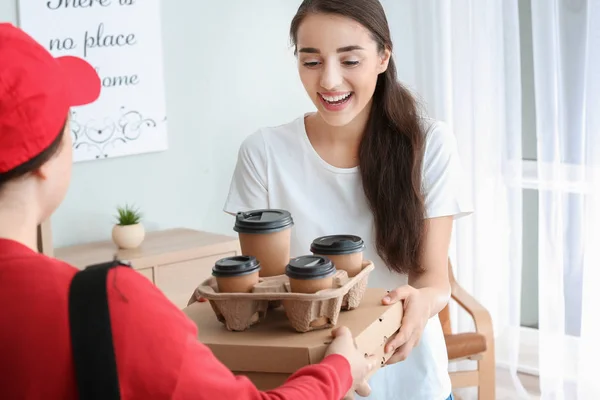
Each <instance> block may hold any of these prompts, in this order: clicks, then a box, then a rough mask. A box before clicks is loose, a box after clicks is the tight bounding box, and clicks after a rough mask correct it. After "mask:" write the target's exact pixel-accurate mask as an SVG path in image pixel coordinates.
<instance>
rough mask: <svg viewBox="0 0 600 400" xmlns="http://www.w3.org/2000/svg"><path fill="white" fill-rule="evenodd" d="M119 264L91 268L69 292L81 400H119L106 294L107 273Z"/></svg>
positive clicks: (117, 377)
mask: <svg viewBox="0 0 600 400" xmlns="http://www.w3.org/2000/svg"><path fill="white" fill-rule="evenodd" d="M121 265H124V264H123V263H121V262H119V261H116V260H115V261H112V262H108V263H103V264H96V265H91V266H89V267H87V268H85V269H83V270H81V271H78V272H77V273H76V274H75V277H74V278H73V280H72V281H71V286H70V289H69V323H70V330H71V345H72V349H73V361H74V366H75V379H76V382H77V388H78V391H79V399H81V400H95V399H98V400H100V399H102V400H119V399H120V398H121V396H120V390H119V376H118V373H117V363H116V361H115V350H114V347H113V340H112V329H111V324H110V311H109V309H108V296H107V291H106V278H107V276H108V272H109V271H110V270H111V269H112V268H115V267H118V266H121Z"/></svg>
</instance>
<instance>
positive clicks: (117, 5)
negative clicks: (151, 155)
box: [19, 0, 168, 162]
mask: <svg viewBox="0 0 600 400" xmlns="http://www.w3.org/2000/svg"><path fill="white" fill-rule="evenodd" d="M19 19H20V27H21V29H23V30H24V31H25V32H27V33H28V34H29V35H31V36H32V37H33V38H34V39H36V40H37V41H38V42H39V43H40V44H42V45H43V46H44V47H45V48H46V49H48V50H49V51H50V52H51V53H52V54H53V55H54V56H61V55H74V56H78V57H81V58H84V59H85V60H87V61H88V62H89V63H90V64H91V65H93V66H94V68H96V71H97V72H98V74H99V76H100V79H101V81H102V92H101V95H100V98H99V99H98V100H97V101H96V102H95V103H93V104H90V105H86V106H82V107H74V108H73V110H72V118H71V129H72V137H73V150H74V161H75V162H78V161H86V160H96V159H103V158H108V157H119V156H127V155H133V154H140V153H148V152H156V151H163V150H166V149H167V147H168V142H167V117H166V106H165V99H164V97H165V95H164V76H163V55H162V36H161V23H160V1H159V0H19Z"/></svg>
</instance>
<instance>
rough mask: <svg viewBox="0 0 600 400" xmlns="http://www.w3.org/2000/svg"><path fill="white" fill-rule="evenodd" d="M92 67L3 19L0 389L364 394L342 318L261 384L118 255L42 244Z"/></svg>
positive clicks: (98, 393)
mask: <svg viewBox="0 0 600 400" xmlns="http://www.w3.org/2000/svg"><path fill="white" fill-rule="evenodd" d="M100 89H101V87H100V80H99V78H98V76H97V74H96V72H95V70H94V69H93V68H92V67H91V66H90V65H89V64H88V63H87V62H85V61H84V60H82V59H79V58H76V57H70V56H65V57H58V58H54V57H52V55H51V54H50V53H49V52H47V51H46V50H45V49H44V48H43V47H42V46H41V45H39V44H38V43H37V42H35V41H34V40H33V39H32V38H31V37H30V36H28V35H27V34H25V33H24V32H23V31H22V30H20V29H18V28H16V27H14V26H13V25H11V24H6V23H3V24H0V398H1V399H7V400H16V399H27V400H29V399H31V400H33V399H64V400H69V399H102V400H112V399H140V400H151V399H182V400H184V399H185V400H187V399H190V400H191V399H195V400H196V399H197V400H216V399H240V400H244V399H248V400H249V399H279V400H282V399H289V400H291V399H312V400H320V399H323V400H325V399H327V400H338V399H340V398H342V397H344V396H345V395H346V393H352V392H353V391H354V390H356V391H358V392H359V393H360V394H363V395H366V394H368V391H369V388H368V386H366V384H365V383H364V378H365V376H366V374H367V373H368V372H369V369H370V368H371V366H370V361H368V360H366V359H365V357H364V355H362V354H359V352H358V350H357V349H356V348H355V347H354V344H353V340H352V336H351V334H350V333H349V331H348V330H347V329H345V328H341V329H338V330H335V331H334V332H333V334H334V336H335V339H334V341H333V343H332V344H331V346H330V348H329V351H328V355H327V356H326V357H325V359H324V360H323V361H322V362H321V363H320V364H317V365H311V366H308V367H305V368H303V369H301V370H299V371H297V372H296V373H295V374H294V375H293V376H291V377H290V378H289V380H288V381H287V382H286V383H285V384H284V385H282V386H281V387H279V388H277V389H275V390H272V391H269V392H260V391H259V390H257V388H256V387H255V386H254V385H253V384H252V383H251V382H250V381H249V380H248V379H247V378H245V377H242V376H239V377H238V376H234V375H233V373H232V372H231V371H229V370H228V369H227V368H226V367H225V366H224V365H223V364H221V363H220V362H219V361H218V360H217V359H216V358H215V357H214V356H213V354H212V353H211V352H210V350H209V349H208V348H207V347H206V346H204V345H203V344H201V343H200V342H198V340H197V336H196V326H195V325H194V324H193V323H192V322H191V321H190V320H189V319H187V317H186V316H185V315H184V314H183V313H182V312H181V311H180V310H179V309H177V307H175V306H174V305H173V304H172V303H171V302H170V301H169V300H167V299H166V297H165V296H164V295H163V294H162V293H161V292H160V291H159V290H158V289H157V288H156V287H155V286H154V285H152V284H151V283H150V282H149V281H148V280H147V279H146V278H144V277H142V276H141V275H139V274H138V273H137V272H135V271H133V270H132V269H131V268H129V267H128V266H126V265H122V264H121V263H119V262H118V261H114V262H110V260H107V261H109V262H108V263H107V264H105V265H98V266H92V267H90V268H88V269H85V270H84V271H79V270H78V269H76V268H74V267H73V266H71V265H68V264H66V263H64V262H61V261H59V260H56V259H53V258H49V257H46V256H44V255H42V254H39V253H38V252H37V251H36V249H37V235H36V228H37V226H38V225H39V224H40V223H41V222H42V221H44V220H46V219H48V218H49V217H50V215H51V214H52V213H53V212H54V210H55V209H56V208H57V207H58V206H59V205H60V203H61V202H62V200H63V197H64V195H65V193H66V191H67V188H68V186H69V179H70V173H71V165H72V141H71V140H72V139H71V131H70V128H69V112H70V107H73V106H79V105H84V104H88V103H91V102H93V101H95V100H96V99H97V98H98V96H99V93H100Z"/></svg>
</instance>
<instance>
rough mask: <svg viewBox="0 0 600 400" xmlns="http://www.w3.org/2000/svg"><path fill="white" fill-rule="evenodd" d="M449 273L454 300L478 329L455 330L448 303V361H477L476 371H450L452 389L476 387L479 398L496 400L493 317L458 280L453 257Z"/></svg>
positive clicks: (444, 324) (444, 321) (444, 323)
mask: <svg viewBox="0 0 600 400" xmlns="http://www.w3.org/2000/svg"><path fill="white" fill-rule="evenodd" d="M448 274H449V277H450V287H451V290H452V299H453V300H454V301H456V303H458V305H459V306H460V307H461V308H463V309H464V310H465V311H467V312H468V313H469V314H470V315H471V317H472V318H473V320H474V322H475V332H466V333H452V328H451V325H450V310H449V308H448V307H449V306H446V307H445V308H444V309H443V310H442V311H441V312H440V314H439V317H440V321H441V323H442V329H443V331H444V337H445V339H446V347H447V348H448V360H449V361H450V362H456V361H460V360H474V361H477V369H475V370H471V371H457V372H450V378H451V380H452V388H453V389H457V388H463V387H472V386H477V388H478V393H479V396H478V397H479V399H480V400H495V398H496V365H495V364H496V361H495V355H494V330H493V327H492V318H491V316H490V313H489V312H488V311H487V310H486V309H485V308H484V307H483V306H482V305H481V304H480V303H479V302H478V301H477V300H475V298H473V296H471V295H470V294H469V293H467V292H466V291H465V290H464V289H463V288H462V287H460V285H459V284H458V283H457V282H456V280H455V278H454V273H453V272H452V264H451V263H450V260H448Z"/></svg>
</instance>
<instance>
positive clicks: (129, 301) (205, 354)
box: [0, 239, 352, 400]
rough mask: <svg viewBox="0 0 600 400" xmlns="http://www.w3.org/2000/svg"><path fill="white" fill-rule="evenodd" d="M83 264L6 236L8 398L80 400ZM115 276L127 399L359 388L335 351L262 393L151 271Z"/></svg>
mask: <svg viewBox="0 0 600 400" xmlns="http://www.w3.org/2000/svg"><path fill="white" fill-rule="evenodd" d="M108 261H110V260H108ZM76 272H77V269H76V268H74V267H72V266H70V265H68V264H66V263H64V262H61V261H58V260H55V259H52V258H48V257H46V256H44V255H42V254H38V253H36V252H34V251H32V250H31V249H29V248H27V247H25V246H23V245H21V244H19V243H17V242H14V241H10V240H6V239H0V307H1V308H0V398H1V399H11V400H17V399H65V400H68V399H77V391H76V386H75V377H74V369H73V361H72V353H71V344H70V337H69V328H68V326H69V321H68V290H69V284H70V282H71V279H72V278H73V275H74V274H75V273H76ZM107 282H108V283H107V287H108V299H109V308H110V310H111V323H112V329H113V341H114V347H115V354H116V361H117V370H118V372H119V380H120V385H121V395H122V397H121V398H122V399H124V400H133V399H143V400H150V399H180V400H184V399H194V400H205V399H206V400H216V399H239V400H250V399H278V400H283V399H290V400H291V399H298V400H300V399H308V398H310V399H312V400H320V399H323V400H325V399H327V400H339V399H340V398H342V397H343V396H344V395H345V394H346V393H347V392H348V390H350V387H351V384H352V378H351V373H350V366H349V364H348V361H347V360H346V359H345V358H343V357H341V356H339V355H331V356H328V357H327V358H326V359H325V360H323V362H321V363H320V364H317V365H310V366H307V367H305V368H303V369H301V370H299V371H297V372H296V373H295V374H294V375H292V376H291V377H290V378H289V379H288V381H287V382H286V383H285V384H284V385H282V386H280V387H279V388H277V389H275V390H272V391H269V392H260V391H258V390H257V389H256V387H255V386H254V385H253V384H252V382H251V381H250V380H249V379H247V378H246V377H244V376H235V375H233V373H232V372H231V371H229V370H228V369H227V368H226V367H225V366H224V365H223V364H221V363H220V362H219V361H218V360H217V359H216V358H215V357H214V355H213V354H212V353H211V351H210V349H209V348H208V347H206V346H204V345H203V344H202V343H200V342H199V341H198V340H197V335H196V333H197V331H196V325H194V323H193V322H192V321H190V320H189V319H188V318H187V316H185V314H183V312H181V310H179V309H178V308H177V307H176V306H175V305H174V304H173V303H171V302H170V301H169V300H168V299H167V298H166V297H165V296H164V295H163V294H162V292H160V290H159V289H158V288H156V286H154V285H153V284H152V283H151V282H150V281H148V279H146V278H145V277H143V276H141V275H140V274H139V273H137V272H136V271H134V270H131V269H129V268H121V267H119V268H117V269H113V270H111V271H110V273H109V276H108V280H107ZM90 318H93V316H90Z"/></svg>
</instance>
